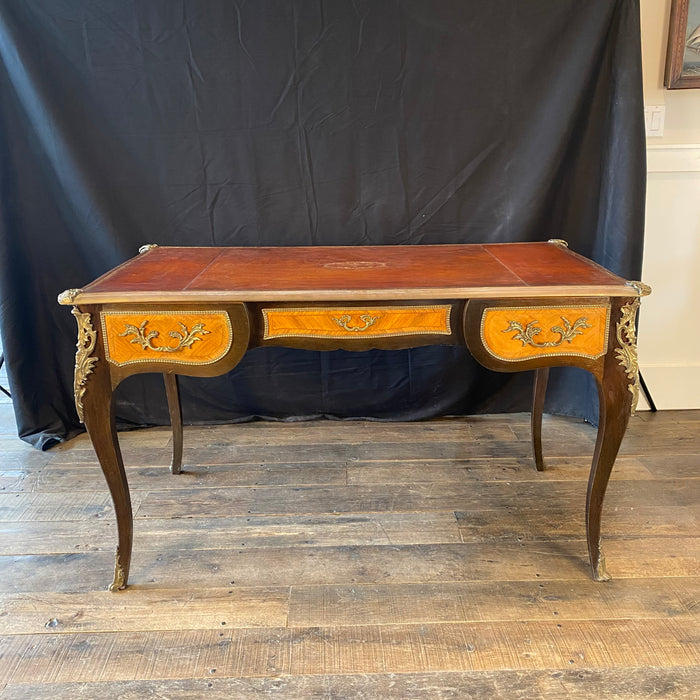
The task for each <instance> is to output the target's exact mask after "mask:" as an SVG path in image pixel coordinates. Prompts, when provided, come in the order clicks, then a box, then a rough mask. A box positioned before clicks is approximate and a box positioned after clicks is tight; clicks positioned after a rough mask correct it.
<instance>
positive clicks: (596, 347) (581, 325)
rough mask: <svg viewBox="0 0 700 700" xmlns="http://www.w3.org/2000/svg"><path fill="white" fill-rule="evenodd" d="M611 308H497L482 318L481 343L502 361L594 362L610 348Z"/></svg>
mask: <svg viewBox="0 0 700 700" xmlns="http://www.w3.org/2000/svg"><path fill="white" fill-rule="evenodd" d="M609 315H610V307H608V306H527V307H525V306H521V307H508V306H495V307H490V308H486V309H484V311H483V314H482V316H481V340H482V341H483V343H484V347H485V348H486V350H487V351H488V352H489V353H490V354H491V355H493V356H494V357H497V358H498V359H499V360H506V361H507V362H515V361H517V360H525V359H527V358H530V357H541V356H543V355H547V356H571V355H573V356H578V357H590V358H592V359H595V358H597V357H600V356H601V355H603V354H605V350H606V348H607V346H608V317H609Z"/></svg>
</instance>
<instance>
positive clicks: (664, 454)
mask: <svg viewBox="0 0 700 700" xmlns="http://www.w3.org/2000/svg"><path fill="white" fill-rule="evenodd" d="M528 421H529V417H528V416H527V415H523V414H517V415H504V416H482V417H471V418H464V419H443V420H436V421H430V422H423V423H412V424H379V423H367V422H351V423H340V422H329V421H318V422H309V423H292V424H274V423H252V424H246V425H232V426H217V427H190V428H186V432H185V444H186V450H185V462H186V465H187V466H186V467H185V471H184V473H183V474H182V475H179V476H173V475H171V474H170V473H169V472H168V469H167V466H166V465H167V464H168V459H169V450H170V445H171V439H170V433H169V430H167V429H163V428H158V429H149V430H141V431H135V432H130V433H122V434H121V441H122V445H123V448H124V454H125V461H126V464H127V465H128V467H127V468H128V476H129V479H130V483H131V488H132V494H133V500H134V510H135V515H136V520H135V554H134V561H133V565H132V572H131V584H132V585H131V586H130V587H129V588H128V589H127V590H126V591H123V592H121V593H116V594H115V593H109V592H107V591H106V590H105V589H106V586H107V584H109V583H110V582H111V574H112V570H113V562H114V559H113V547H114V545H115V526H114V518H113V512H112V507H111V502H110V499H109V496H108V494H107V491H106V488H105V484H104V482H103V478H102V474H101V472H100V470H99V467H98V465H97V462H96V460H95V457H94V454H93V452H92V449H91V447H90V444H89V442H88V440H87V438H86V436H84V435H83V436H81V437H78V438H77V439H75V440H73V441H72V442H70V443H67V444H65V445H63V446H60V447H59V448H57V449H54V450H53V451H51V452H48V453H40V452H37V451H35V450H32V449H31V448H29V447H28V446H26V445H24V443H21V442H20V441H18V440H17V439H16V438H14V421H13V418H12V414H11V406H10V404H9V403H8V402H7V401H5V402H2V403H0V455H1V462H0V635H2V636H1V638H0V700H10V699H12V700H17V699H19V698H23V699H31V700H43V699H46V700H48V699H49V698H51V699H52V700H55V699H56V698H71V699H73V698H83V699H86V700H87V699H90V700H101V699H106V698H110V699H111V698H115V697H118V698H122V699H124V698H127V699H133V700H136V699H137V698H138V699H140V698H144V697H149V696H153V697H158V698H171V699H173V700H174V699H178V700H180V699H181V700H184V699H185V698H199V697H205V698H210V699H212V700H217V699H223V698H242V699H244V700H245V699H247V698H261V697H270V698H285V699H289V698H304V699H305V700H308V699H311V700H321V699H330V698H333V699H340V698H383V699H384V698H387V699H393V698H397V699H398V698H401V699H402V700H404V699H406V698H455V699H456V698H460V699H462V698H528V699H529V698H538V697H546V698H549V697H551V698H566V697H571V698H586V699H588V698H594V697H606V698H607V697H609V698H647V697H655V698H660V697H663V698H691V697H698V695H697V693H698V688H700V557H699V556H698V554H699V553H700V537H698V514H699V513H700V508H699V507H698V501H699V500H700V499H699V495H700V480H699V476H700V411H695V412H693V411H689V412H665V413H659V414H656V415H652V414H650V413H640V414H638V415H637V416H635V417H634V418H633V419H632V422H631V425H630V429H629V431H628V435H627V437H626V438H625V442H624V445H623V448H622V454H621V456H620V458H619V460H618V464H617V467H616V471H615V472H614V478H613V481H612V482H611V485H610V488H609V491H608V497H607V500H606V509H605V513H604V534H605V540H606V541H605V548H606V553H607V561H608V568H609V570H610V573H611V574H612V575H613V577H614V578H613V580H612V581H611V582H609V583H605V584H601V583H594V582H593V581H591V579H590V577H589V571H588V567H587V563H586V546H585V541H584V524H583V509H584V502H585V490H586V479H587V472H588V465H589V460H590V455H591V453H592V450H593V441H594V437H595V430H594V429H593V428H592V427H591V426H588V425H586V424H583V423H581V422H579V421H575V420H571V419H565V418H555V417H546V419H545V454H546V457H547V462H548V470H547V471H546V472H545V473H541V474H538V473H537V472H535V471H534V469H533V467H532V464H531V461H530V445H529V426H528Z"/></svg>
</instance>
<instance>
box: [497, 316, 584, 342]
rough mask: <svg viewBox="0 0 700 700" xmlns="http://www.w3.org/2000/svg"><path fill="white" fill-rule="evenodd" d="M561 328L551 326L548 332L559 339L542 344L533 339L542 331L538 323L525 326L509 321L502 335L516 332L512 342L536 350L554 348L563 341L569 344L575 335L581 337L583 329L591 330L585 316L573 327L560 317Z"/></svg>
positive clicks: (569, 322) (575, 322) (533, 322)
mask: <svg viewBox="0 0 700 700" xmlns="http://www.w3.org/2000/svg"><path fill="white" fill-rule="evenodd" d="M561 320H562V322H563V324H564V325H563V326H552V327H551V328H550V329H549V330H550V331H552V333H558V334H559V335H560V336H561V337H560V338H559V340H547V341H545V342H544V343H538V342H537V341H536V340H535V337H536V336H538V335H539V334H540V333H541V332H542V329H541V328H538V327H537V324H538V323H539V321H530V323H528V324H527V325H526V326H523V325H522V323H519V322H518V321H511V322H510V325H509V326H508V328H506V329H505V330H504V331H503V333H510V332H511V331H517V333H516V334H515V335H514V336H513V340H520V341H521V342H522V344H523V347H525V346H526V345H534V346H535V347H536V348H556V347H558V346H559V345H561V344H562V343H563V342H564V341H566V342H567V343H570V342H571V341H572V340H573V339H574V338H575V337H576V336H577V335H582V334H583V331H584V329H585V328H592V326H591V325H590V324H589V323H588V319H587V318H586V317H585V316H581V317H580V318H577V319H576V320H575V321H574V323H573V325H572V324H571V321H569V319H567V318H564V316H562V317H561Z"/></svg>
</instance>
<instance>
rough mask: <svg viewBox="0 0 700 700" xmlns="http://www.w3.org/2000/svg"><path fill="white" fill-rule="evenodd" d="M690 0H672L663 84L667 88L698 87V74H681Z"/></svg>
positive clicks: (699, 76)
mask: <svg viewBox="0 0 700 700" xmlns="http://www.w3.org/2000/svg"><path fill="white" fill-rule="evenodd" d="M689 3H690V0H673V3H672V5H671V20H670V22H669V27H668V47H667V50H666V72H665V74H664V85H665V86H666V87H667V88H668V89H669V90H682V89H687V88H700V75H697V76H688V75H683V58H684V56H685V42H686V32H687V30H688V6H689Z"/></svg>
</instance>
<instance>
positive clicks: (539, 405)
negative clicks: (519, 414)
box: [530, 367, 549, 472]
mask: <svg viewBox="0 0 700 700" xmlns="http://www.w3.org/2000/svg"><path fill="white" fill-rule="evenodd" d="M548 380H549V367H545V368H544V369H536V370H535V386H534V391H533V395H532V413H531V414H530V424H531V427H532V453H533V455H534V458H535V468H536V469H537V471H538V472H541V471H544V459H543V457H542V413H543V411H544V397H545V394H546V393H547V381H548Z"/></svg>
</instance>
